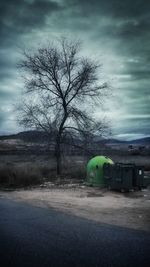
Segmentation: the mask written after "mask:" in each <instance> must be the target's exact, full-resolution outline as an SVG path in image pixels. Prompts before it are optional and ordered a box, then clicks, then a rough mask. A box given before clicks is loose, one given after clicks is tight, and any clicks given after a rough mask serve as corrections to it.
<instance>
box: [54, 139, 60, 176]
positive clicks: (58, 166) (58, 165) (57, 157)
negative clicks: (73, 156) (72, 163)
mask: <svg viewBox="0 0 150 267" xmlns="http://www.w3.org/2000/svg"><path fill="white" fill-rule="evenodd" d="M55 155H56V165H57V167H56V170H57V175H60V174H61V150H60V136H57V140H56V148H55Z"/></svg>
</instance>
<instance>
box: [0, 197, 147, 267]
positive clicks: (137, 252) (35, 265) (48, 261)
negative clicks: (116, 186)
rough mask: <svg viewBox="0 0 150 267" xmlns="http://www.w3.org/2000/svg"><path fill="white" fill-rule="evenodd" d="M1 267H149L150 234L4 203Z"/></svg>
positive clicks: (0, 210)
mask: <svg viewBox="0 0 150 267" xmlns="http://www.w3.org/2000/svg"><path fill="white" fill-rule="evenodd" d="M0 266H1V267H5V266H9V267H11V266H15V267H24V266H32V267H45V266H49V267H50V266H52V267H55V266H57V267H59V266H69V267H72V266H83V267H84V266H90V267H94V266H100V267H102V266H106V267H109V266H120V267H123V266H127V267H129V266H132V267H134V266H140V267H142V266H143V267H144V266H150V233H148V232H144V231H143V232H142V231H135V230H131V229H126V228H121V227H115V226H110V225H106V224H100V223H94V222H91V221H88V220H85V219H81V218H77V217H75V216H72V215H66V214H63V213H61V212H58V211H54V210H51V209H43V208H37V207H33V206H30V205H27V204H23V203H17V202H14V201H11V200H6V199H3V198H0Z"/></svg>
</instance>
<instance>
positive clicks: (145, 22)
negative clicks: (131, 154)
mask: <svg viewBox="0 0 150 267" xmlns="http://www.w3.org/2000/svg"><path fill="white" fill-rule="evenodd" d="M61 36H66V37H68V38H70V39H72V38H74V39H79V40H81V41H82V42H83V45H82V49H83V54H86V55H88V56H89V57H93V58H96V59H97V60H99V62H100V63H101V64H102V72H103V79H106V80H107V81H108V82H109V84H110V85H111V86H110V90H111V97H107V100H105V104H104V105H103V107H99V108H98V109H95V113H96V116H97V117H101V116H102V114H105V117H106V118H107V119H108V121H109V122H110V124H111V127H112V135H113V137H115V138H118V139H125V140H130V139H135V138H141V137H146V136H150V107H149V106H150V105H149V103H150V1H148V0H133V1H131V0H126V1H121V0H53V1H51V0H1V1H0V134H6V133H7V134H9V133H14V132H18V131H20V130H22V129H21V128H19V126H18V124H17V123H16V116H15V112H14V104H15V103H16V102H17V99H18V98H19V96H20V94H21V91H22V88H23V80H22V78H21V73H20V72H19V70H18V68H17V63H18V62H19V60H20V57H21V53H20V51H21V50H22V49H30V48H33V47H38V45H41V44H44V43H46V42H47V41H53V40H55V39H56V38H59V37H61Z"/></svg>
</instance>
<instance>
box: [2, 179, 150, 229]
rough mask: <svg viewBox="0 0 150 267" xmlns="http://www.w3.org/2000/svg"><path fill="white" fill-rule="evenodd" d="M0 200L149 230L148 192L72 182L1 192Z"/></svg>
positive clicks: (149, 201)
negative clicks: (127, 191)
mask: <svg viewBox="0 0 150 267" xmlns="http://www.w3.org/2000/svg"><path fill="white" fill-rule="evenodd" d="M0 197H7V198H11V199H13V200H16V201H25V202H28V203H30V204H32V205H36V206H40V207H45V208H55V209H58V210H61V211H63V212H67V213H71V214H74V215H76V216H81V217H84V218H88V219H90V220H95V221H97V222H102V223H108V224H113V225H119V226H124V227H129V228H133V229H142V230H146V231H149V230H150V189H143V190H142V191H135V192H129V193H120V192H115V191H109V190H107V189H99V188H91V187H87V186H85V185H82V184H77V183H73V182H72V183H71V182H70V183H68V184H60V185H59V184H57V185H56V184H53V183H52V182H48V183H45V184H44V185H41V187H35V188H32V189H31V188H30V189H26V190H22V189H20V190H16V191H9V192H7V191H5V192H2V191H1V192H0Z"/></svg>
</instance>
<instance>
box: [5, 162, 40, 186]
mask: <svg viewBox="0 0 150 267" xmlns="http://www.w3.org/2000/svg"><path fill="white" fill-rule="evenodd" d="M41 181H42V175H41V173H40V172H39V169H38V168H37V167H36V166H25V165H24V166H14V165H13V164H6V165H4V166H1V167H0V184H1V185H2V186H4V187H6V186H8V187H10V186H11V187H21V186H29V185H35V184H39V183H41Z"/></svg>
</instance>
